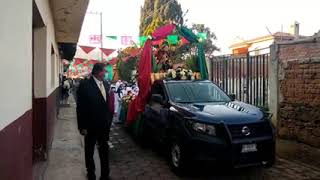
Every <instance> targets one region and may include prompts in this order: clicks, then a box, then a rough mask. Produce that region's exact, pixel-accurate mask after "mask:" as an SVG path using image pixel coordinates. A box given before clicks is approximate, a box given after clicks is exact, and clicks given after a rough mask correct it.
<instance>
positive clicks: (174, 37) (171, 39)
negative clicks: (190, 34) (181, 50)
mask: <svg viewBox="0 0 320 180" xmlns="http://www.w3.org/2000/svg"><path fill="white" fill-rule="evenodd" d="M178 38H179V37H178V36H177V35H169V36H167V41H168V43H169V44H170V45H174V44H177V43H178Z"/></svg>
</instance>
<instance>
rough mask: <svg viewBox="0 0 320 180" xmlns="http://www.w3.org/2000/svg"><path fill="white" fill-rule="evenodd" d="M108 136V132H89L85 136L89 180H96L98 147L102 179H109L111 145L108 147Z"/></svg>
mask: <svg viewBox="0 0 320 180" xmlns="http://www.w3.org/2000/svg"><path fill="white" fill-rule="evenodd" d="M108 136H109V135H108V134H107V132H95V131H88V134H87V135H86V136H85V139H84V142H85V161H86V168H87V173H88V174H87V175H88V179H89V180H91V179H95V164H94V159H93V155H94V148H95V145H96V144H97V145H98V152H99V157H100V164H101V179H108V177H109V173H110V169H109V145H108Z"/></svg>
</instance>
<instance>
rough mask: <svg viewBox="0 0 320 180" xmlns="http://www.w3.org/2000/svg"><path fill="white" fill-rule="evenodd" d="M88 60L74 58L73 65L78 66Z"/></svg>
mask: <svg viewBox="0 0 320 180" xmlns="http://www.w3.org/2000/svg"><path fill="white" fill-rule="evenodd" d="M85 61H86V60H85V59H82V58H74V61H73V65H74V66H76V65H78V64H82V63H84V62H85Z"/></svg>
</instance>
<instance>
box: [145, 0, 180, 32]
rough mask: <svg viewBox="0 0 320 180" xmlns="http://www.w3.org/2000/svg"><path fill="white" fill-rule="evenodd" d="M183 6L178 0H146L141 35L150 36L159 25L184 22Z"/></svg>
mask: <svg viewBox="0 0 320 180" xmlns="http://www.w3.org/2000/svg"><path fill="white" fill-rule="evenodd" d="M182 14H183V12H182V8H181V5H180V4H179V3H178V2H177V0H145V1H144V6H143V7H141V17H140V35H141V36H148V35H151V33H152V32H153V31H154V30H156V29H157V28H158V27H160V26H162V25H164V24H167V23H169V22H170V21H174V22H176V23H178V24H182V23H183V17H182Z"/></svg>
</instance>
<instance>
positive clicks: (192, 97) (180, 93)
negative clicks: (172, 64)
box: [168, 82, 230, 103]
mask: <svg viewBox="0 0 320 180" xmlns="http://www.w3.org/2000/svg"><path fill="white" fill-rule="evenodd" d="M168 90H169V94H170V98H171V100H172V101H174V102H179V103H194V102H229V101H230V98H229V97H228V96H227V95H226V94H225V93H224V92H223V91H222V90H221V89H220V88H218V87H217V86H216V85H214V84H213V83H209V82H204V83H203V82H190V83H188V82H186V83H169V84H168Z"/></svg>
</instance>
